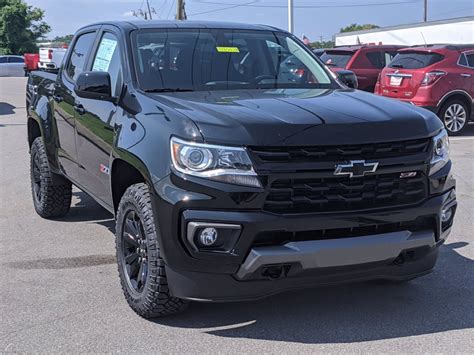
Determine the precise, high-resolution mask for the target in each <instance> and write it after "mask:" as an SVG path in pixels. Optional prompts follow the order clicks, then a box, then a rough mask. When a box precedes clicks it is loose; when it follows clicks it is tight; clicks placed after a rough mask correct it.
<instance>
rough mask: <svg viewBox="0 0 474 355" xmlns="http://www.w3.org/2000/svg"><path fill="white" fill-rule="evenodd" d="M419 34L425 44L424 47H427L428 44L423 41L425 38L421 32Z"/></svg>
mask: <svg viewBox="0 0 474 355" xmlns="http://www.w3.org/2000/svg"><path fill="white" fill-rule="evenodd" d="M420 34H421V38H423V42H424V43H425V47H427V46H428V43H426V39H425V36H423V32H422V31H420Z"/></svg>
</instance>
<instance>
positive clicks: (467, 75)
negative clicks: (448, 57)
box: [461, 73, 471, 78]
mask: <svg viewBox="0 0 474 355" xmlns="http://www.w3.org/2000/svg"><path fill="white" fill-rule="evenodd" d="M461 76H464V77H465V78H470V77H471V74H466V73H462V74H461Z"/></svg>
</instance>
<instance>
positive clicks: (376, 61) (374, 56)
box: [366, 52, 385, 69]
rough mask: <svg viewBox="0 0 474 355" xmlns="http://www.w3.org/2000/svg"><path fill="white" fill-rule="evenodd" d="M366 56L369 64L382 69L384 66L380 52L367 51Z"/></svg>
mask: <svg viewBox="0 0 474 355" xmlns="http://www.w3.org/2000/svg"><path fill="white" fill-rule="evenodd" d="M366 56H367V59H368V60H369V62H370V64H372V65H373V66H374V67H375V68H377V69H382V68H383V67H384V66H385V65H384V63H383V62H382V56H381V52H368V53H367V54H366Z"/></svg>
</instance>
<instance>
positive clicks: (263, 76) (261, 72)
mask: <svg viewBox="0 0 474 355" xmlns="http://www.w3.org/2000/svg"><path fill="white" fill-rule="evenodd" d="M133 42H134V43H133V46H134V52H135V67H136V71H137V75H138V78H139V82H140V86H141V87H142V88H143V89H145V90H150V91H153V90H158V91H159V90H213V89H215V90H224V89H234V88H236V89H238V88H289V87H315V86H317V85H326V87H329V86H331V85H333V83H332V82H331V79H330V78H329V75H328V74H327V73H326V71H325V70H324V68H323V67H322V66H321V65H320V64H319V63H318V62H317V61H315V60H314V58H313V56H312V55H311V54H310V53H308V52H306V50H305V49H303V48H302V47H301V46H300V45H299V44H298V43H297V42H295V41H294V40H293V39H291V37H290V36H288V35H287V34H285V33H279V32H272V31H243V30H230V29H229V30H227V29H222V30H221V29H219V30H210V29H209V30H208V29H201V30H192V29H189V30H188V29H187V30H167V31H162V30H161V31H156V30H141V31H137V32H135V33H134V34H133Z"/></svg>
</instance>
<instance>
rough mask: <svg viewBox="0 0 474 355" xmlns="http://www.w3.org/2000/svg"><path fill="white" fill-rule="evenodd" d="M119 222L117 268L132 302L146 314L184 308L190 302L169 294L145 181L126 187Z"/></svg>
mask: <svg viewBox="0 0 474 355" xmlns="http://www.w3.org/2000/svg"><path fill="white" fill-rule="evenodd" d="M116 223H117V224H116V228H115V231H116V232H115V241H116V244H115V245H116V253H117V263H118V271H119V275H120V282H121V285H122V290H123V293H124V295H125V299H126V300H127V302H128V304H129V306H130V307H131V308H132V309H133V310H134V311H135V312H136V313H137V314H138V315H140V316H142V317H144V318H156V317H162V316H167V315H171V314H176V313H179V312H182V311H184V310H185V309H186V307H187V305H188V302H187V301H184V300H182V299H179V298H176V297H173V296H171V295H170V291H169V288H168V281H167V278H166V271H165V264H164V261H163V259H162V258H161V254H160V247H159V244H158V233H159V229H157V227H156V226H155V222H154V216H153V209H152V206H151V198H150V191H149V188H148V186H147V185H146V184H144V183H139V184H135V185H132V186H130V187H129V188H128V189H127V190H126V191H125V193H124V195H123V197H122V199H121V201H120V204H119V206H118V209H117V222H116Z"/></svg>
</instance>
